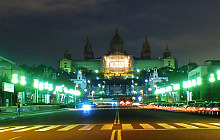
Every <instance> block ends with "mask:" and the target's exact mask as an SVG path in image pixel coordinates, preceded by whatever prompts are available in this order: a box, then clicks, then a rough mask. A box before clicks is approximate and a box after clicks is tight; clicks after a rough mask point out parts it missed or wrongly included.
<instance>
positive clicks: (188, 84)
mask: <svg viewBox="0 0 220 140" xmlns="http://www.w3.org/2000/svg"><path fill="white" fill-rule="evenodd" d="M187 86H188V88H191V87H192V82H191V80H188V81H187Z"/></svg>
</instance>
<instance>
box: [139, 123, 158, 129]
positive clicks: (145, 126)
mask: <svg viewBox="0 0 220 140" xmlns="http://www.w3.org/2000/svg"><path fill="white" fill-rule="evenodd" d="M140 126H142V127H143V128H144V129H146V130H155V128H154V127H153V126H151V125H150V124H140Z"/></svg>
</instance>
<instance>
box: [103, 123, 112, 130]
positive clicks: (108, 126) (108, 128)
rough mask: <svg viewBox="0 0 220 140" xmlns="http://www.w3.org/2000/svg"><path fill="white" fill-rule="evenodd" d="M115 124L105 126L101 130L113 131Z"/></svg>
mask: <svg viewBox="0 0 220 140" xmlns="http://www.w3.org/2000/svg"><path fill="white" fill-rule="evenodd" d="M112 128H113V124H104V125H103V126H102V128H101V130H112Z"/></svg>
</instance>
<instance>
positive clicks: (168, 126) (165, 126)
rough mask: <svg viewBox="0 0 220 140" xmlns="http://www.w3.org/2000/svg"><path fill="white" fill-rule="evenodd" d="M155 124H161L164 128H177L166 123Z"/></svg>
mask: <svg viewBox="0 0 220 140" xmlns="http://www.w3.org/2000/svg"><path fill="white" fill-rule="evenodd" d="M157 124H158V125H159V126H162V127H164V128H166V129H177V128H176V127H174V126H171V125H169V124H166V123H157Z"/></svg>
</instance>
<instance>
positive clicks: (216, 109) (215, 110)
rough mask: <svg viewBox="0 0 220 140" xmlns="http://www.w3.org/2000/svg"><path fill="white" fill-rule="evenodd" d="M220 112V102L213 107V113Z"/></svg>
mask: <svg viewBox="0 0 220 140" xmlns="http://www.w3.org/2000/svg"><path fill="white" fill-rule="evenodd" d="M219 112H220V103H219V102H218V103H216V104H215V105H214V106H213V107H212V114H213V115H219Z"/></svg>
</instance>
